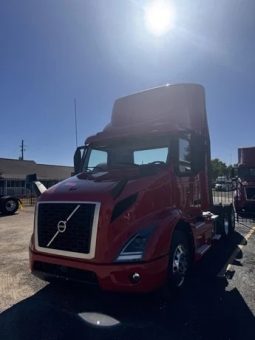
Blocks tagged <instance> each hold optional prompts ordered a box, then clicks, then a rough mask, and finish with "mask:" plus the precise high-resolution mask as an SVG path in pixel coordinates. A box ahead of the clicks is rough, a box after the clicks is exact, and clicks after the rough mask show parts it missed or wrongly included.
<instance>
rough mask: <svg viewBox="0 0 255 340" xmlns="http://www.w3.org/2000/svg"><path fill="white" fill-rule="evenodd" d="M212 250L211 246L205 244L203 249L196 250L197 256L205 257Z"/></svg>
mask: <svg viewBox="0 0 255 340" xmlns="http://www.w3.org/2000/svg"><path fill="white" fill-rule="evenodd" d="M210 248H211V245H210V244H203V245H202V246H201V247H199V248H197V249H196V255H197V256H203V255H204V254H205V253H206V252H207V251H208V250H209V249H210Z"/></svg>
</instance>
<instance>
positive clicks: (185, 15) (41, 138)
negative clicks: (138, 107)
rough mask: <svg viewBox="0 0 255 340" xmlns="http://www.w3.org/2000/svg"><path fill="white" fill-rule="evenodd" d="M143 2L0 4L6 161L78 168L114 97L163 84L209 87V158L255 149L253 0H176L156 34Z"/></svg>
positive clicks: (11, 0)
mask: <svg viewBox="0 0 255 340" xmlns="http://www.w3.org/2000/svg"><path fill="white" fill-rule="evenodd" d="M148 2H149V1H145V0H72V1H67V0H40V1H39V0H31V1H28V0H22V1H20V0H0V127H1V130H0V157H6V158H18V157H19V155H20V151H19V145H20V143H21V140H22V139H24V141H25V144H26V146H27V147H26V152H25V159H33V160H35V161H36V162H38V163H48V164H63V165H71V164H72V159H73V153H74V150H75V129H74V103H73V101H74V98H76V100H77V118H78V144H83V142H84V139H85V138H86V137H87V136H88V135H90V134H94V133H95V132H97V131H99V130H101V129H102V128H103V127H104V125H105V124H106V123H107V122H108V121H109V119H110V115H111V108H112V103H113V101H114V99H115V98H117V97H119V96H123V95H127V94H130V93H133V92H136V91H138V90H142V89H146V88H150V87H154V86H157V85H161V84H165V83H178V82H196V83H201V84H203V85H204V86H205V88H206V94H207V112H208V118H209V128H210V134H211V147H212V157H213V158H215V157H218V158H220V159H222V160H223V161H225V162H227V163H230V162H236V159H237V148H238V147H240V146H254V145H255V132H254V128H255V124H254V123H255V112H254V100H255V91H254V90H255V38H254V33H255V15H254V14H255V1H254V0H221V1H215V0H207V1H204V0H192V1H190V0H176V1H172V3H173V4H174V6H175V10H176V22H175V28H174V29H173V30H171V31H170V32H169V33H167V34H166V35H163V36H160V37H155V36H154V35H152V34H151V33H150V32H149V31H148V30H147V29H146V27H145V25H144V18H143V17H144V7H145V5H146V4H148Z"/></svg>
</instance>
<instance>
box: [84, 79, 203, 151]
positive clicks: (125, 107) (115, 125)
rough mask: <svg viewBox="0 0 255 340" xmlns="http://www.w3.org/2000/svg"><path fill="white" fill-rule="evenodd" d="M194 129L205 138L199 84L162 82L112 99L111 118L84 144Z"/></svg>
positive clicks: (201, 89)
mask: <svg viewBox="0 0 255 340" xmlns="http://www.w3.org/2000/svg"><path fill="white" fill-rule="evenodd" d="M183 131H187V132H190V131H195V132H197V133H198V134H200V135H202V136H204V137H206V138H209V131H208V123H207V115H206V107H205V92H204V88H203V87H202V86H201V85H197V84H177V85H166V86H161V87H157V88H153V89H149V90H146V91H143V92H138V93H135V94H132V95H129V96H126V97H122V98H119V99H117V100H116V101H115V103H114V106H113V110H112V117H111V122H110V123H109V124H108V125H106V126H105V128H104V129H103V131H101V132H99V133H97V134H96V135H93V136H90V137H88V138H87V140H86V141H85V144H90V143H92V142H96V141H101V140H104V139H112V138H119V137H128V136H135V135H140V134H146V135H148V134H160V133H163V132H165V133H167V132H169V133H178V132H183Z"/></svg>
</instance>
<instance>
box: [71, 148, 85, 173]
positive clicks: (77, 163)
mask: <svg viewBox="0 0 255 340" xmlns="http://www.w3.org/2000/svg"><path fill="white" fill-rule="evenodd" d="M85 150H86V147H85V146H79V147H78V148H77V149H76V151H75V153H74V157H73V164H74V175H76V174H78V173H80V172H81V171H82V158H83V155H84V152H85Z"/></svg>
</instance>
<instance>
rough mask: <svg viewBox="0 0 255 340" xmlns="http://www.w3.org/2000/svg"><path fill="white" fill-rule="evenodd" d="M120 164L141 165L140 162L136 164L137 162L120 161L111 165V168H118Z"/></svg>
mask: <svg viewBox="0 0 255 340" xmlns="http://www.w3.org/2000/svg"><path fill="white" fill-rule="evenodd" d="M119 166H133V167H139V166H140V165H139V164H135V163H128V162H118V163H115V164H111V165H109V167H110V168H118V167H119Z"/></svg>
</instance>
